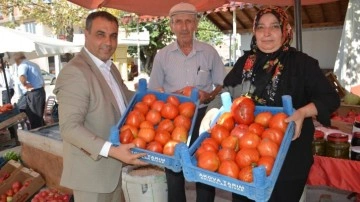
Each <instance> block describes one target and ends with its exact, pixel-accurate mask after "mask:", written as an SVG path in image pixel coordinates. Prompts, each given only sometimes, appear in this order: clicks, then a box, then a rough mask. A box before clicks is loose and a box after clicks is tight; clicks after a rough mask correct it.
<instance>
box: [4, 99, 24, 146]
mask: <svg viewBox="0 0 360 202" xmlns="http://www.w3.org/2000/svg"><path fill="white" fill-rule="evenodd" d="M26 118H27V116H26V114H25V113H23V112H21V113H20V111H19V109H18V107H17V106H16V105H15V106H13V105H11V104H6V105H3V106H0V131H1V132H2V133H1V134H0V150H3V149H6V148H9V147H14V146H16V145H17V144H18V137H17V132H16V129H15V128H14V127H16V126H17V124H18V123H20V122H23V121H24V120H25V119H26ZM8 129H10V130H8ZM10 131H11V132H10Z"/></svg>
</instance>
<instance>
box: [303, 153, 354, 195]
mask: <svg viewBox="0 0 360 202" xmlns="http://www.w3.org/2000/svg"><path fill="white" fill-rule="evenodd" d="M359 172H360V161H354V160H347V159H337V158H331V157H324V156H314V164H313V165H312V167H311V170H310V174H309V177H308V180H307V184H308V185H317V186H318V185H324V186H329V187H334V188H337V189H341V190H346V191H350V192H356V193H358V195H359V193H360V175H359Z"/></svg>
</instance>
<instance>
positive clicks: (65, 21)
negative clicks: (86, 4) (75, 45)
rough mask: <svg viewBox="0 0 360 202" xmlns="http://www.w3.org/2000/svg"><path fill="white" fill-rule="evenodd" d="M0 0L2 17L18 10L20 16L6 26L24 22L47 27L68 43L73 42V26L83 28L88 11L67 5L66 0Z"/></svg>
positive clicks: (70, 4) (71, 4)
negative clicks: (30, 21) (63, 36)
mask: <svg viewBox="0 0 360 202" xmlns="http://www.w3.org/2000/svg"><path fill="white" fill-rule="evenodd" d="M49 2H51V3H46V1H43V0H38V1H34V0H0V11H1V13H3V14H4V15H13V14H14V12H15V10H16V9H18V10H19V11H20V12H21V13H22V15H21V18H20V21H18V22H16V21H10V22H9V23H8V24H7V26H9V27H15V26H18V25H19V24H16V23H22V22H25V21H26V20H36V22H39V23H42V24H44V25H47V26H48V27H49V28H51V29H52V31H53V33H54V34H56V35H60V34H63V35H65V36H66V39H67V40H68V41H72V40H73V34H74V33H73V32H74V29H73V27H74V26H80V27H83V26H84V20H85V18H86V16H87V15H88V13H89V10H87V9H85V8H82V7H80V6H77V5H75V4H73V3H69V2H68V1H66V0H56V1H55V0H53V1H49Z"/></svg>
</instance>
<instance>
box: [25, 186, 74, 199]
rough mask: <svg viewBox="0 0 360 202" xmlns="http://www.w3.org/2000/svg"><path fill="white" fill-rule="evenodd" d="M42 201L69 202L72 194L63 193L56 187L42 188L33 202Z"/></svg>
mask: <svg viewBox="0 0 360 202" xmlns="http://www.w3.org/2000/svg"><path fill="white" fill-rule="evenodd" d="M41 201H56V202H69V201H70V195H69V194H65V193H61V192H60V191H58V190H56V189H42V190H41V191H40V192H39V193H37V194H36V195H35V196H34V197H33V198H32V199H31V202H41Z"/></svg>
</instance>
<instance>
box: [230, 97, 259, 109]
mask: <svg viewBox="0 0 360 202" xmlns="http://www.w3.org/2000/svg"><path fill="white" fill-rule="evenodd" d="M239 105H247V106H248V107H249V108H250V109H255V103H254V101H252V99H251V98H249V97H246V96H240V97H238V98H235V99H234V100H233V102H232V104H231V110H233V109H234V108H236V107H238V106H239Z"/></svg>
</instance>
